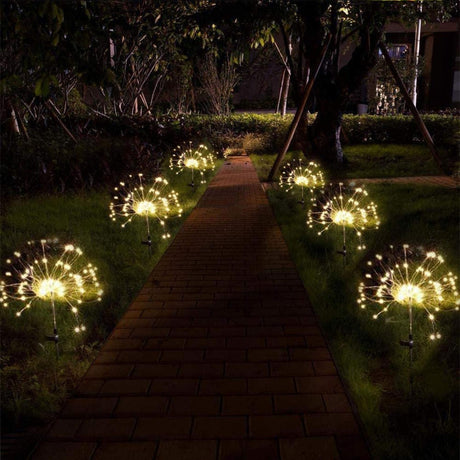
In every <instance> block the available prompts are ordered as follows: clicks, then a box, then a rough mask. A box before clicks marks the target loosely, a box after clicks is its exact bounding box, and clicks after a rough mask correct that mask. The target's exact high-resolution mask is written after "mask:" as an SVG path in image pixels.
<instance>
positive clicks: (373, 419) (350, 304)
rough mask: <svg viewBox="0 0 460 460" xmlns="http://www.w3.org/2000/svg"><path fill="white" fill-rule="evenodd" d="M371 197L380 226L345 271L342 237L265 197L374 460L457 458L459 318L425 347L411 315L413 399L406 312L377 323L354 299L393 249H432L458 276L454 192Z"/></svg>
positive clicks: (406, 191) (373, 192) (442, 319)
mask: <svg viewBox="0 0 460 460" xmlns="http://www.w3.org/2000/svg"><path fill="white" fill-rule="evenodd" d="M261 159H262V157H257V158H256V161H255V163H256V166H257V167H258V169H259V173H260V171H261V170H263V168H264V164H265V158H264V159H263V161H264V162H262V161H259V160H261ZM261 163H262V166H261ZM262 175H263V174H262ZM411 175H412V173H411ZM367 190H368V192H369V195H370V197H371V198H372V199H373V201H374V202H375V203H377V204H378V209H379V215H380V218H381V221H382V224H381V227H380V229H379V230H369V231H367V232H365V233H364V239H365V241H366V244H367V250H366V251H364V252H353V253H352V254H350V257H349V261H348V264H347V265H346V266H345V267H343V263H342V257H341V256H340V255H338V254H337V253H336V251H337V250H339V249H340V248H341V234H340V232H338V231H333V230H330V231H328V232H326V233H324V234H323V235H322V236H318V235H317V231H316V230H311V229H308V228H307V226H306V214H307V210H306V209H305V208H302V207H301V205H299V204H298V203H297V197H295V196H293V195H291V194H288V193H286V192H284V191H282V190H276V189H273V190H269V192H268V196H269V200H270V203H271V205H272V207H273V209H274V212H275V215H276V218H277V220H278V222H279V224H280V226H281V229H282V231H283V235H284V238H285V239H286V242H287V244H288V246H289V249H290V253H291V256H292V257H293V259H294V261H295V263H296V265H297V268H298V270H299V273H300V275H301V278H302V280H303V282H304V284H305V286H306V289H307V291H308V293H309V296H310V298H311V301H312V304H313V307H314V309H315V312H316V314H317V316H318V318H319V320H320V324H321V326H322V328H323V330H324V332H325V334H326V336H327V338H328V343H329V345H330V347H331V351H332V353H333V356H334V359H335V360H336V363H337V366H338V368H339V371H340V374H341V375H342V377H343V378H344V380H345V382H346V385H347V386H348V388H349V391H350V393H351V395H352V398H353V400H354V401H355V403H356V405H357V408H358V412H359V414H360V417H361V419H362V421H363V422H364V426H365V429H366V431H367V434H368V437H369V439H370V442H371V446H372V451H373V454H374V456H375V458H378V459H390V458H391V459H403V458H404V459H414V460H415V459H417V460H419V459H427V460H428V459H446V458H458V438H457V435H458V407H459V405H458V402H459V401H458V393H457V380H456V373H457V372H458V329H459V328H458V325H459V322H458V313H457V312H451V313H445V314H444V315H441V314H440V315H439V316H438V318H439V328H440V330H441V331H442V333H443V339H442V340H440V341H439V342H436V343H433V342H429V341H428V340H427V335H428V334H429V325H428V324H427V321H426V320H425V317H422V315H421V314H420V312H417V314H416V317H415V319H416V327H415V331H414V335H415V337H416V345H415V349H414V353H415V364H414V372H413V375H414V395H413V397H412V399H410V398H409V391H408V386H409V385H408V381H409V380H408V379H409V376H408V350H407V348H405V347H401V346H400V345H399V340H400V339H406V338H407V334H408V318H407V312H401V311H395V310H393V311H392V312H391V313H390V312H389V313H388V314H387V316H382V317H380V318H379V320H377V321H375V320H373V319H372V311H370V310H360V309H359V308H358V305H357V302H356V300H357V297H358V291H357V289H358V284H359V281H360V280H361V277H362V273H363V270H364V267H365V262H366V261H367V260H369V259H370V258H372V257H373V256H374V255H375V253H377V252H381V251H383V250H385V248H387V247H388V245H389V244H394V245H399V244H405V243H407V244H410V245H413V246H420V245H423V246H424V247H426V248H427V249H428V248H433V249H434V248H436V250H437V251H438V252H439V253H441V254H443V255H444V256H445V258H446V265H447V266H448V267H449V268H450V269H452V270H453V271H454V272H456V273H459V271H460V270H459V269H460V263H459V260H458V254H459V249H460V243H459V239H458V234H459V219H458V210H459V208H458V195H457V193H456V191H452V190H446V189H442V188H431V187H420V186H403V185H393V184H374V185H372V186H368V187H367ZM349 243H350V244H353V238H349ZM355 243H356V242H355ZM418 319H420V321H417V320H418ZM417 338H418V340H417Z"/></svg>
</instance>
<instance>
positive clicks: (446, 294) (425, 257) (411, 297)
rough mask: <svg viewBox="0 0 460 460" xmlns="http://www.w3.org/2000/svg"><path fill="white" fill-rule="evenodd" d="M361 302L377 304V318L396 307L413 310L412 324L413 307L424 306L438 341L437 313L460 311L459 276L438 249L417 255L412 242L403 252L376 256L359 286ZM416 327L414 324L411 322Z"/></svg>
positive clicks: (433, 334) (375, 316) (433, 333)
mask: <svg viewBox="0 0 460 460" xmlns="http://www.w3.org/2000/svg"><path fill="white" fill-rule="evenodd" d="M358 305H359V306H360V307H361V308H362V309H365V308H367V307H368V306H374V307H376V308H377V309H378V312H377V313H375V314H374V315H373V318H374V319H377V318H378V317H379V316H380V315H382V314H384V313H386V312H388V311H389V310H390V309H391V308H393V307H398V306H399V307H402V308H405V309H407V310H408V311H409V313H410V322H411V323H412V312H411V310H412V309H413V308H417V309H423V310H424V311H425V313H426V316H427V319H428V321H429V322H430V324H431V330H432V332H431V334H430V336H429V338H430V339H431V340H436V339H440V338H441V334H440V332H439V331H438V329H437V327H436V316H437V314H438V313H439V312H441V311H446V310H451V309H454V310H457V311H458V310H459V305H460V297H459V293H458V289H457V276H455V275H454V274H453V273H452V272H451V271H446V270H445V269H444V259H443V257H442V256H441V255H439V254H437V253H436V252H434V251H428V252H424V253H423V254H422V255H418V256H417V254H414V253H412V252H411V251H410V248H409V246H408V245H404V246H403V251H402V255H399V256H398V255H395V253H394V251H393V252H392V253H391V255H390V256H386V257H383V256H382V255H380V254H377V255H376V256H375V259H374V260H373V261H369V262H368V271H367V272H366V274H365V280H364V281H363V282H361V283H360V285H359V297H358ZM410 326H411V327H412V324H410Z"/></svg>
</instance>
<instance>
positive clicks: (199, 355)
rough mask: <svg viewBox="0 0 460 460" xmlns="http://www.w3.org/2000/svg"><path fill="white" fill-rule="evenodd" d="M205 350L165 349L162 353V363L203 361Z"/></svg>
mask: <svg viewBox="0 0 460 460" xmlns="http://www.w3.org/2000/svg"><path fill="white" fill-rule="evenodd" d="M203 357H204V350H164V351H163V353H162V354H161V359H160V362H162V363H182V362H197V361H198V362H199V361H203Z"/></svg>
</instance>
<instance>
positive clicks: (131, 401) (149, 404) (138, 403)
mask: <svg viewBox="0 0 460 460" xmlns="http://www.w3.org/2000/svg"><path fill="white" fill-rule="evenodd" d="M168 402H169V398H167V397H162V396H123V397H121V398H120V400H119V402H118V404H117V407H116V409H115V412H114V415H115V416H120V417H126V416H131V417H141V416H149V415H162V414H166V410H167V407H168Z"/></svg>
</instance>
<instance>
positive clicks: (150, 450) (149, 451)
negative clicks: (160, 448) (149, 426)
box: [91, 442, 157, 460]
mask: <svg viewBox="0 0 460 460" xmlns="http://www.w3.org/2000/svg"><path fill="white" fill-rule="evenodd" d="M156 450H157V443H156V442H103V443H101V445H100V446H99V447H98V448H97V450H96V452H95V453H94V455H93V457H91V460H152V458H153V457H154V455H155V452H156Z"/></svg>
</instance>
